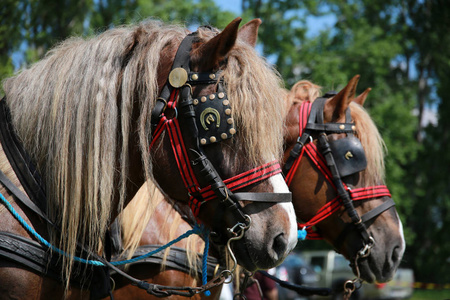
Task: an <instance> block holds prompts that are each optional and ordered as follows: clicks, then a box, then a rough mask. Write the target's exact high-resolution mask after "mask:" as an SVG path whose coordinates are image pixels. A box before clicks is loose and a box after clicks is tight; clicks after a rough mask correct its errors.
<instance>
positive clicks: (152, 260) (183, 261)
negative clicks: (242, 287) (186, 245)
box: [111, 245, 224, 278]
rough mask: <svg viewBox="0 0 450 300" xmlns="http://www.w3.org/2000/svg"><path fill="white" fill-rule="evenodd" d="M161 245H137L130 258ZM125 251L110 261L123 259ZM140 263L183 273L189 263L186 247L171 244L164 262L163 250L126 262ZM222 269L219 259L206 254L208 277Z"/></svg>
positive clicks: (198, 274)
mask: <svg viewBox="0 0 450 300" xmlns="http://www.w3.org/2000/svg"><path fill="white" fill-rule="evenodd" d="M159 247H161V245H144V246H139V247H138V248H137V250H136V252H135V253H134V254H133V256H132V258H136V257H138V256H141V255H144V254H147V253H149V252H151V251H154V250H156V249H158V248H159ZM126 256H127V255H126V253H125V254H124V255H123V256H120V257H119V256H115V257H113V259H112V261H119V260H122V259H124V257H126ZM202 257H203V255H201V254H197V265H198V266H201V265H202ZM141 264H153V265H163V264H164V265H165V266H166V267H168V268H171V269H174V270H177V271H181V272H184V273H187V274H189V273H190V269H189V263H188V257H187V252H186V249H183V248H179V247H175V246H172V247H171V248H170V250H169V254H168V255H167V257H166V260H165V262H164V251H161V252H158V253H156V254H154V255H152V256H150V257H148V258H145V259H143V260H139V261H136V262H132V263H130V264H128V266H132V265H141ZM223 270H224V267H223V266H222V265H221V263H220V261H219V260H218V259H216V258H214V257H211V256H208V258H207V272H208V278H212V277H213V276H214V275H215V273H220V272H221V271H223ZM197 272H198V273H197V276H199V277H201V276H202V270H201V269H199V270H198V271H197ZM111 274H114V271H113V272H111Z"/></svg>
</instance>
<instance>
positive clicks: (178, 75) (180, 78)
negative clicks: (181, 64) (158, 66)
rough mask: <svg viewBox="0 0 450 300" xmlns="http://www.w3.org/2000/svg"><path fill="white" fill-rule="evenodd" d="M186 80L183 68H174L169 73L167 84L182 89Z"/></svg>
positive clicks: (186, 76)
mask: <svg viewBox="0 0 450 300" xmlns="http://www.w3.org/2000/svg"><path fill="white" fill-rule="evenodd" d="M187 79H188V74H187V72H186V70H185V69H183V68H175V69H173V70H172V71H170V74H169V83H170V85H171V86H173V87H174V88H180V87H182V86H183V85H184V84H185V83H186V81H187Z"/></svg>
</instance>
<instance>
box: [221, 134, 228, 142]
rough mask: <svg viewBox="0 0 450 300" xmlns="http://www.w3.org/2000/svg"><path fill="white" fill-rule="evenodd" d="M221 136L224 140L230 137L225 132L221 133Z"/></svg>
mask: <svg viewBox="0 0 450 300" xmlns="http://www.w3.org/2000/svg"><path fill="white" fill-rule="evenodd" d="M220 137H221V138H222V140H226V139H227V138H228V135H227V134H226V133H225V132H224V133H222V134H221V135H220Z"/></svg>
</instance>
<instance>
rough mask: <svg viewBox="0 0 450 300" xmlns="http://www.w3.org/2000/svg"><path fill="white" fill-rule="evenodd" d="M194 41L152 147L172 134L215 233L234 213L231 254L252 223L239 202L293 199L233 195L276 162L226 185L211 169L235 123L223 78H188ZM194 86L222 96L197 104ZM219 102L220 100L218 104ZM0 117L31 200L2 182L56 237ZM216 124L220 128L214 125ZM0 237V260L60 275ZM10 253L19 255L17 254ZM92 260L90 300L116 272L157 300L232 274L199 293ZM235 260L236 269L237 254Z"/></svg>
mask: <svg viewBox="0 0 450 300" xmlns="http://www.w3.org/2000/svg"><path fill="white" fill-rule="evenodd" d="M196 39H197V34H196V33H192V34H189V35H188V36H187V37H186V38H185V39H184V40H183V41H182V43H181V45H180V47H179V49H178V51H177V54H176V57H175V60H174V63H173V67H172V71H171V72H170V74H169V78H168V82H167V83H166V85H165V86H164V87H163V89H162V92H161V95H160V97H159V98H158V99H157V102H156V104H155V107H154V109H153V111H152V116H151V123H152V137H153V140H152V144H151V145H153V143H154V142H155V140H156V139H157V138H158V136H159V135H161V133H162V131H164V130H165V129H167V131H168V132H169V136H170V140H171V144H172V149H173V152H174V155H175V158H176V161H177V165H178V168H179V171H180V174H181V176H182V178H183V182H184V184H185V187H186V189H187V191H188V193H189V196H190V207H191V209H192V211H193V213H194V215H195V216H196V217H198V213H199V210H200V207H201V205H202V204H204V203H205V202H206V201H210V200H213V199H218V200H219V201H220V207H219V208H218V209H217V211H218V213H217V217H216V218H215V224H213V229H214V230H218V229H219V228H220V227H221V225H222V223H223V216H224V215H225V212H227V213H229V214H232V216H233V218H234V219H235V220H236V224H235V225H234V226H232V227H231V228H228V229H227V235H229V236H230V238H229V239H228V242H227V247H228V249H229V250H230V251H231V248H230V243H231V242H233V241H236V240H238V239H241V238H242V237H243V234H244V232H245V230H246V229H247V228H248V227H249V226H250V223H251V219H250V217H249V216H248V215H246V214H245V213H244V212H243V210H242V207H241V206H240V204H239V201H244V200H247V201H260V202H289V201H291V199H292V197H291V194H290V193H233V191H236V190H239V189H242V188H243V187H247V186H249V185H251V184H255V183H258V182H260V181H262V180H265V179H267V178H269V177H271V176H274V175H276V174H279V173H281V167H280V165H279V164H278V162H270V163H267V164H265V165H263V166H260V167H258V168H255V169H253V170H249V171H247V172H244V173H242V174H239V175H237V176H235V177H233V178H229V179H227V180H225V181H222V179H221V178H220V176H219V174H218V173H217V171H216V170H215V168H214V167H213V165H212V163H211V162H210V161H209V159H208V158H207V157H206V155H205V154H204V152H203V149H202V146H205V145H208V144H211V143H216V142H219V141H221V140H225V139H228V138H231V137H232V136H233V135H234V134H235V133H236V129H235V128H234V125H233V123H234V121H233V119H232V118H231V108H230V106H229V100H228V99H227V96H226V91H225V89H224V87H223V78H221V76H220V71H219V72H216V73H196V72H190V66H189V62H190V58H189V53H190V51H191V47H192V43H193V42H194V41H195V40H196ZM195 84H217V92H216V93H214V94H210V95H206V96H205V97H207V98H208V99H206V98H204V97H201V98H200V99H192V85H195ZM215 99H216V100H217V101H213V100H215ZM212 103H214V104H212ZM167 108H171V109H173V110H174V112H175V117H174V118H170V117H168V115H167V114H166V109H167ZM0 114H1V115H0V122H1V124H0V125H1V126H0V138H1V143H2V146H3V148H4V150H5V153H6V155H7V156H8V160H9V161H10V164H11V165H12V166H13V168H14V171H15V172H16V174H17V176H18V178H19V180H20V182H21V184H22V185H23V186H24V188H25V191H26V193H27V194H28V195H30V197H31V199H29V198H28V197H27V195H25V194H24V193H22V192H21V191H20V190H19V189H18V188H17V187H15V186H14V185H13V184H12V183H11V182H9V180H8V178H7V177H6V176H5V175H4V174H3V173H2V172H0V181H1V183H2V184H3V185H4V186H5V187H6V188H7V189H8V190H9V191H10V192H11V193H12V194H13V195H14V196H15V198H16V199H18V200H19V201H21V202H22V203H23V204H25V205H26V206H27V207H28V208H30V209H31V210H32V211H33V212H34V213H36V214H37V215H38V216H40V217H41V218H42V219H43V220H45V222H47V223H48V224H50V225H51V226H52V227H54V228H56V229H57V230H59V229H58V227H57V226H56V225H54V224H53V223H52V221H51V220H49V219H48V218H47V216H46V215H45V213H43V211H45V203H46V201H45V200H46V197H45V191H44V190H43V188H42V186H43V185H42V181H41V179H40V177H39V176H38V173H37V170H36V168H35V167H34V166H33V164H32V163H31V159H30V158H29V157H28V156H27V155H26V152H25V150H24V149H23V147H22V146H21V144H20V142H19V141H18V139H17V137H16V136H15V135H14V130H13V128H12V125H11V123H10V115H9V111H8V108H7V106H6V103H5V100H4V99H3V100H2V101H0ZM211 124H214V125H215V126H210V125H211ZM181 128H183V130H182V129H181ZM185 144H189V145H193V146H192V147H190V148H188V149H189V151H187V148H186V146H185ZM2 174H3V175H2ZM0 238H1V240H2V241H5V245H7V246H2V248H1V249H0V255H1V256H3V257H5V258H7V259H10V260H13V261H16V262H18V263H20V264H22V265H24V266H26V267H28V268H31V269H32V270H34V271H36V272H38V273H39V272H42V273H43V274H47V273H48V272H49V270H50V268H46V269H45V270H44V269H43V266H44V265H47V266H48V265H51V266H52V268H53V269H55V268H57V266H56V265H54V264H53V263H51V262H50V261H49V260H50V258H49V257H48V256H46V255H44V254H45V253H46V252H47V251H48V248H46V249H44V248H43V247H42V245H36V244H35V243H34V242H31V243H30V242H28V241H24V239H23V238H22V237H19V236H18V235H14V234H12V235H8V234H3V233H2V234H1V235H0ZM17 249H24V251H19V252H17V251H16V250H17ZM79 249H80V253H87V252H86V251H85V250H83V246H82V245H79ZM15 252H16V253H15ZM13 253H15V254H16V255H13ZM26 253H33V255H27V254H26ZM89 255H90V256H91V257H93V258H94V259H96V260H97V261H98V262H99V263H102V264H103V265H104V267H99V266H97V265H96V266H92V269H93V272H94V274H93V275H92V278H94V277H95V279H97V278H98V279H100V280H99V281H100V283H99V284H98V285H95V284H93V283H92V282H91V298H100V297H105V296H107V295H108V293H109V292H110V290H111V287H110V281H109V278H110V276H109V269H113V270H115V271H116V272H117V273H119V274H121V275H122V276H124V277H126V278H127V279H129V280H130V281H131V282H132V283H133V284H134V285H137V286H138V287H139V288H142V289H145V290H147V291H148V292H149V293H152V294H154V295H157V296H169V295H172V294H173V295H183V296H193V295H195V294H198V293H201V292H205V291H208V290H209V289H211V288H212V287H215V286H218V285H221V284H222V283H223V282H225V280H226V279H228V278H229V277H230V275H231V274H232V271H228V270H225V271H222V272H221V273H220V275H219V276H218V277H216V278H213V279H212V280H211V281H209V282H208V283H206V284H204V285H203V286H202V287H199V288H190V287H181V288H176V287H175V288H174V287H164V286H160V285H157V284H150V283H147V282H143V281H139V280H137V279H135V278H132V277H131V276H129V275H127V274H126V273H124V272H122V271H121V270H119V269H117V268H116V267H114V266H113V265H112V264H111V263H109V262H108V261H107V260H106V259H105V258H103V257H99V256H98V255H96V254H95V253H90V254H89ZM231 256H232V259H233V260H234V262H235V263H236V259H235V258H234V256H233V253H232V252H231ZM37 257H39V258H37ZM205 258H206V257H204V259H205ZM205 267H206V265H205ZM97 272H98V273H97ZM203 276H204V277H206V272H204V274H203ZM94 286H95V288H94Z"/></svg>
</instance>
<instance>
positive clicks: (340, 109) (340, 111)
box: [327, 75, 360, 119]
mask: <svg viewBox="0 0 450 300" xmlns="http://www.w3.org/2000/svg"><path fill="white" fill-rule="evenodd" d="M359 77H360V76H359V75H356V76H355V77H353V78H352V79H351V80H350V81H349V82H348V84H347V85H346V86H345V88H343V89H342V90H341V91H340V92H339V93H338V94H337V95H336V96H334V97H333V98H331V100H330V101H328V104H327V106H328V105H329V106H330V109H332V110H333V117H332V118H333V119H337V118H339V116H342V115H344V114H345V111H346V110H347V108H348V106H349V105H350V102H352V100H353V98H354V97H355V92H356V86H357V85H358V81H359Z"/></svg>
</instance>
